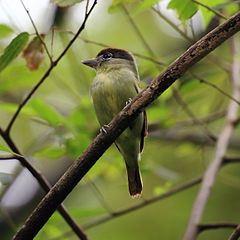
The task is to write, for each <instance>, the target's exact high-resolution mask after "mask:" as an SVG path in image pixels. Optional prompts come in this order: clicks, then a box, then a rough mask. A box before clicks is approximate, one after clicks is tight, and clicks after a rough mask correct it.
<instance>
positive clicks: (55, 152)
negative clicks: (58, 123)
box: [34, 147, 65, 159]
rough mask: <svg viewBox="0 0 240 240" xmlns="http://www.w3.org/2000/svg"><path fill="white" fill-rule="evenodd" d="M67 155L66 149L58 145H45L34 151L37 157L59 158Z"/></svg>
mask: <svg viewBox="0 0 240 240" xmlns="http://www.w3.org/2000/svg"><path fill="white" fill-rule="evenodd" d="M64 155H65V150H64V149H62V148H58V147H45V148H43V149H41V150H39V151H37V152H35V153H34V156H36V157H44V158H49V159H58V158H60V157H62V156H64Z"/></svg>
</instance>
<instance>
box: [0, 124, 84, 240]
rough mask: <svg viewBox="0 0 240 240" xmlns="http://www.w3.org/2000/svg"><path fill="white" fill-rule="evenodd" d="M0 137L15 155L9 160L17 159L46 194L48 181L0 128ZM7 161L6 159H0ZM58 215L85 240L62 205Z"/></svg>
mask: <svg viewBox="0 0 240 240" xmlns="http://www.w3.org/2000/svg"><path fill="white" fill-rule="evenodd" d="M0 136H2V138H3V139H4V140H5V142H6V143H7V144H8V146H9V147H10V149H11V150H12V151H13V152H14V153H16V154H17V155H16V156H11V157H10V158H11V159H13V158H14V159H18V161H19V162H20V163H21V164H22V166H23V167H25V168H27V169H28V171H29V172H30V173H31V174H32V175H33V176H34V177H35V178H36V180H37V181H38V183H39V184H40V186H41V187H42V188H43V189H44V190H45V192H48V191H49V190H50V188H51V185H50V183H49V182H48V180H47V179H46V178H45V177H44V176H43V175H42V174H41V173H40V172H38V171H37V170H36V169H35V168H34V167H33V166H32V164H31V163H29V161H27V159H26V158H25V157H23V156H22V154H21V152H20V151H19V149H18V148H17V146H16V145H15V143H14V142H13V140H12V139H11V137H10V136H9V135H8V134H6V133H5V132H4V131H3V130H2V129H1V128H0ZM0 159H5V160H7V159H8V158H0ZM58 211H59V213H60V214H61V215H62V217H63V218H64V219H65V221H66V222H67V224H68V225H69V226H70V227H71V228H72V230H73V231H74V232H75V234H76V235H77V236H78V237H79V238H80V239H82V240H87V236H86V234H85V233H84V232H83V230H82V229H81V228H80V227H79V226H78V224H77V223H76V222H75V221H74V219H73V218H72V217H71V215H70V214H69V213H68V211H67V209H66V208H65V207H64V205H63V204H61V205H59V207H58Z"/></svg>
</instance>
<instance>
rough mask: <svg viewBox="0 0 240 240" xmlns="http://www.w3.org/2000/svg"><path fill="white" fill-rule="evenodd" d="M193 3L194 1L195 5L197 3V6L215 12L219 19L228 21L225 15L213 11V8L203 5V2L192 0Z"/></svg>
mask: <svg viewBox="0 0 240 240" xmlns="http://www.w3.org/2000/svg"><path fill="white" fill-rule="evenodd" d="M192 1H193V2H194V3H196V4H198V5H200V6H202V7H204V8H206V9H207V10H208V11H210V12H213V13H214V14H215V15H216V16H218V17H220V18H222V19H224V20H227V19H228V18H227V17H226V16H225V15H223V14H222V13H221V12H219V11H217V10H215V9H213V8H211V7H209V6H207V5H205V4H203V3H201V2H199V1H197V0H192Z"/></svg>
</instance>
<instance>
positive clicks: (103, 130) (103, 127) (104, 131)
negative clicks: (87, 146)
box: [100, 124, 109, 134]
mask: <svg viewBox="0 0 240 240" xmlns="http://www.w3.org/2000/svg"><path fill="white" fill-rule="evenodd" d="M106 128H109V126H108V125H107V124H106V125H103V126H102V127H101V128H100V133H105V134H107V130H106Z"/></svg>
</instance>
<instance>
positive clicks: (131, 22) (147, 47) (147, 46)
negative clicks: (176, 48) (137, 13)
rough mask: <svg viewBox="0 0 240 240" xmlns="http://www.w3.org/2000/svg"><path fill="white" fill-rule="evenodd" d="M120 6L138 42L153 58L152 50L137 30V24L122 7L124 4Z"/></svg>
mask: <svg viewBox="0 0 240 240" xmlns="http://www.w3.org/2000/svg"><path fill="white" fill-rule="evenodd" d="M121 6H122V9H123V12H124V13H125V14H126V16H127V18H128V20H129V22H130V24H131V25H132V27H133V29H134V31H135V32H136V34H137V35H138V37H139V38H140V40H141V42H142V43H143V45H144V47H145V48H146V49H147V51H148V52H149V53H150V55H151V56H153V57H154V55H155V54H154V52H153V50H152V49H151V47H150V46H149V44H148V43H147V41H146V40H145V38H144V37H143V35H142V33H141V31H140V29H139V28H138V26H137V24H136V23H135V22H134V20H133V19H132V17H131V15H130V14H129V12H128V10H127V8H126V7H125V6H124V4H122V5H121Z"/></svg>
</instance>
